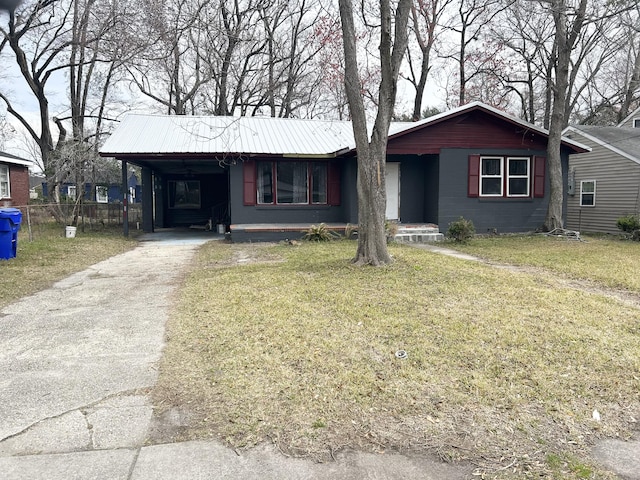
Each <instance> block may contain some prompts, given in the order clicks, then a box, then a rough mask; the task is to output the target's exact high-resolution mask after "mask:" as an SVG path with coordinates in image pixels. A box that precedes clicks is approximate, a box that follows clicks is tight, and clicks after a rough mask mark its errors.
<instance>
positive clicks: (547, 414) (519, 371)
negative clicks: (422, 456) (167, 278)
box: [154, 237, 640, 478]
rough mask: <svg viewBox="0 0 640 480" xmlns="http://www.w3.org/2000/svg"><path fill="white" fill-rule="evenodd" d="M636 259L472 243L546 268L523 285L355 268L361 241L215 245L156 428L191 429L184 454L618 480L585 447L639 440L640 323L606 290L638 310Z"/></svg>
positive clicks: (474, 266)
mask: <svg viewBox="0 0 640 480" xmlns="http://www.w3.org/2000/svg"><path fill="white" fill-rule="evenodd" d="M639 247H640V246H639V245H638V244H631V243H621V242H610V243H607V242H605V241H601V240H597V239H593V240H592V241H589V242H588V243H578V242H559V241H557V240H555V239H548V238H542V239H538V238H533V239H532V238H529V239H523V238H521V237H517V238H516V237H514V238H502V237H501V238H497V239H494V240H492V241H491V242H486V241H484V240H477V241H473V242H472V243H471V244H469V245H468V246H467V247H464V248H465V250H467V251H469V252H473V253H475V254H478V255H483V256H485V257H487V258H494V259H495V260H496V261H501V262H510V263H519V264H523V265H531V266H534V267H536V268H529V269H527V270H526V271H513V270H510V269H503V268H496V267H495V266H492V265H488V264H484V263H478V262H470V261H464V260H459V259H455V258H450V257H445V256H443V255H439V254H435V253H431V252H428V251H425V250H420V249H414V248H410V247H403V246H392V247H391V253H392V255H393V257H394V259H395V262H394V264H393V265H391V266H388V267H384V268H359V267H354V266H352V265H351V264H350V263H349V258H350V257H351V256H352V255H353V254H354V252H355V244H354V243H352V242H347V241H340V242H333V243H328V244H310V243H302V244H300V245H295V246H290V245H256V244H232V245H229V244H221V243H215V242H213V243H209V244H207V245H205V246H204V247H203V248H202V249H201V251H200V252H199V256H198V259H197V263H196V264H195V265H194V269H193V272H192V273H191V274H190V275H189V276H188V277H187V278H186V280H185V283H184V285H183V287H182V289H181V293H180V295H179V298H178V301H177V305H176V307H175V310H174V311H173V314H172V315H171V320H170V321H169V324H168V325H167V346H166V349H165V354H164V357H163V360H162V365H161V375H160V379H159V383H158V386H157V388H156V390H155V392H154V399H155V404H156V405H157V414H158V415H161V414H162V413H163V412H167V411H172V410H173V411H179V412H181V414H182V415H183V416H184V417H185V418H189V419H190V422H189V426H188V428H186V429H181V430H180V432H179V434H176V435H175V436H174V437H173V438H172V439H174V440H179V439H185V438H207V437H210V436H213V437H216V438H220V439H222V440H224V441H225V442H227V443H228V444H230V445H232V446H234V447H236V448H242V447H250V446H252V445H255V444H257V443H260V442H263V441H273V442H275V443H276V444H277V445H278V446H279V447H280V449H282V450H283V451H284V452H286V453H290V454H294V455H310V456H313V457H314V458H316V459H318V460H330V459H331V457H332V456H333V454H334V453H335V452H336V451H338V450H340V449H345V448H358V449H366V450H371V451H404V452H407V451H418V452H427V453H430V454H436V455H438V456H439V457H440V458H442V459H443V460H445V461H468V462H471V463H472V464H473V465H475V466H476V467H477V469H478V470H477V472H478V474H481V473H485V474H487V475H488V476H489V477H491V478H523V477H530V478H540V476H546V477H547V478H614V477H613V475H612V474H609V473H607V472H603V471H600V470H598V467H597V466H596V465H594V464H593V462H592V461H591V460H590V458H589V451H590V448H591V446H592V445H593V444H594V442H595V441H596V439H598V438H601V437H607V436H610V437H622V438H626V437H629V436H630V435H631V433H632V431H633V429H635V428H637V423H636V421H637V419H638V418H639V416H640V400H639V399H638V391H639V390H640V357H639V355H638V352H640V311H639V310H638V307H637V302H636V303H635V304H634V302H624V301H620V300H618V299H617V298H616V297H614V296H610V295H608V294H607V290H606V288H605V287H607V286H611V287H615V288H621V287H625V288H627V289H629V290H630V291H629V292H627V293H626V294H627V296H628V297H629V298H631V299H634V298H636V299H637V297H640V273H638V271H637V269H634V268H628V265H637V264H638V261H639V260H640V254H639V253H638V252H639V250H638V248H639ZM538 267H539V268H538ZM567 277H571V281H568V280H567ZM576 279H578V280H585V281H586V280H588V282H587V283H588V284H589V285H590V286H591V287H593V286H596V287H597V288H595V289H594V288H589V289H583V288H576V285H575V280H576ZM593 280H595V281H596V282H594V281H593ZM578 287H579V286H578ZM600 290H602V291H600ZM401 351H404V352H406V358H403V357H404V355H402V352H401ZM594 410H597V411H598V412H599V414H600V416H601V420H600V421H596V420H594V418H593V412H594Z"/></svg>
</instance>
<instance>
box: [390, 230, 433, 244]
mask: <svg viewBox="0 0 640 480" xmlns="http://www.w3.org/2000/svg"><path fill="white" fill-rule="evenodd" d="M393 239H394V240H395V241H396V242H401V243H433V242H441V241H443V240H444V235H443V234H442V233H440V232H428V233H427V232H424V233H422V232H420V233H417V232H411V233H397V234H396V235H395V236H394V237H393Z"/></svg>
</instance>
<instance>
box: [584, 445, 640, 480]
mask: <svg viewBox="0 0 640 480" xmlns="http://www.w3.org/2000/svg"><path fill="white" fill-rule="evenodd" d="M593 456H594V457H595V459H596V460H597V461H598V462H600V463H601V464H602V465H604V466H605V467H607V468H610V469H611V470H612V471H613V472H615V473H616V474H618V475H619V476H620V477H621V478H623V479H624V480H640V440H636V441H629V442H625V441H622V440H602V441H600V442H599V443H598V444H597V445H596V447H595V448H594V450H593Z"/></svg>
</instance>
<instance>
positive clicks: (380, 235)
mask: <svg viewBox="0 0 640 480" xmlns="http://www.w3.org/2000/svg"><path fill="white" fill-rule="evenodd" d="M338 3H339V6H340V18H341V21H342V32H343V44H344V56H345V90H346V93H347V98H348V100H349V109H350V111H351V121H352V124H353V134H354V137H355V140H356V148H357V152H358V179H357V187H358V250H357V252H356V256H355V257H354V259H353V261H354V263H356V264H357V265H376V266H377V265H384V264H387V263H391V257H390V256H389V252H388V251H387V240H386V233H385V210H386V204H387V198H386V191H385V178H384V177H385V161H386V151H387V137H388V134H389V124H390V122H391V116H392V114H393V108H394V105H395V99H396V93H397V82H398V73H399V70H400V63H401V62H402V58H403V56H404V52H405V49H406V47H407V23H408V19H409V11H410V8H411V0H400V1H399V3H398V7H397V10H396V14H395V30H394V34H393V35H394V36H393V39H392V23H393V22H392V18H391V9H390V5H389V0H380V17H381V18H380V24H381V29H380V66H381V82H380V87H379V90H378V112H377V115H376V121H375V124H374V126H373V133H372V135H371V141H369V136H368V133H367V120H366V115H365V109H364V101H363V98H362V89H361V81H360V76H359V73H358V61H357V46H356V30H355V25H354V21H353V6H352V2H351V0H339V2H338Z"/></svg>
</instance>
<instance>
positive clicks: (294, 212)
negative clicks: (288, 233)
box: [229, 160, 357, 224]
mask: <svg viewBox="0 0 640 480" xmlns="http://www.w3.org/2000/svg"><path fill="white" fill-rule="evenodd" d="M351 164H353V165H355V161H353V160H345V161H344V166H343V168H342V169H341V172H340V182H341V189H342V190H341V202H340V205H337V206H328V205H327V206H325V205H308V206H307V205H292V206H283V205H277V206H274V205H244V202H243V188H244V184H243V176H242V162H238V163H237V164H236V165H232V166H231V167H230V171H229V190H230V193H231V195H230V209H231V223H232V224H255V223H265V224H282V223H304V224H307V223H308V224H317V223H323V222H324V223H348V222H352V223H353V220H352V218H353V217H352V215H353V211H355V212H356V213H355V218H357V198H356V197H354V195H356V193H355V168H353V167H352V165H351Z"/></svg>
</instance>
